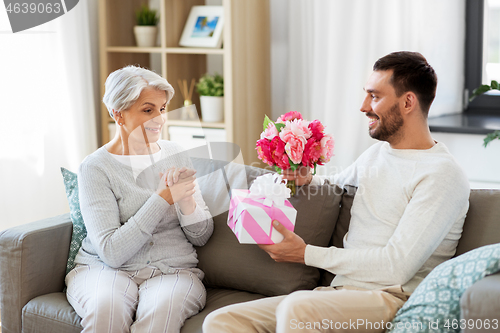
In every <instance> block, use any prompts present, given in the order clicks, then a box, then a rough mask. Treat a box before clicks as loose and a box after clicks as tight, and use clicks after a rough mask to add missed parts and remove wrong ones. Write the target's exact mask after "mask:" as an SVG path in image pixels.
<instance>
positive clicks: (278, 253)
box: [259, 221, 306, 264]
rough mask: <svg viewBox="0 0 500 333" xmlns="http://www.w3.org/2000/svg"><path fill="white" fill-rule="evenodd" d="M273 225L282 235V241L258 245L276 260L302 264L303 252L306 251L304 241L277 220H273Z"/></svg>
mask: <svg viewBox="0 0 500 333" xmlns="http://www.w3.org/2000/svg"><path fill="white" fill-rule="evenodd" d="M273 225H274V227H275V228H276V230H278V231H279V232H280V233H281V234H282V235H283V237H285V238H284V239H283V241H281V243H278V244H272V245H259V247H260V248H261V249H263V250H264V251H266V252H267V253H268V254H269V255H270V256H271V258H273V259H274V260H275V261H276V262H298V263H300V264H304V254H305V252H306V243H305V242H304V240H303V239H302V238H300V236H298V235H297V234H296V233H294V232H293V231H290V230H288V229H287V228H285V227H284V226H283V225H281V223H279V222H278V221H273Z"/></svg>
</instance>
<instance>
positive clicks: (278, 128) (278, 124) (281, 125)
mask: <svg viewBox="0 0 500 333" xmlns="http://www.w3.org/2000/svg"><path fill="white" fill-rule="evenodd" d="M274 125H275V126H276V129H277V130H278V133H279V132H281V129H282V128H283V127H285V124H282V123H276V124H274Z"/></svg>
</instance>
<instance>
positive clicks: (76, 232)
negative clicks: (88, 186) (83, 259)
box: [61, 168, 87, 274]
mask: <svg viewBox="0 0 500 333" xmlns="http://www.w3.org/2000/svg"><path fill="white" fill-rule="evenodd" d="M61 173H62V175H63V179H64V187H65V188H66V196H67V198H68V203H69V211H70V217H71V222H73V235H72V236H71V243H70V246H69V254H68V263H67V264H66V274H68V273H69V271H71V270H72V269H73V268H74V267H75V257H76V254H77V253H78V251H79V250H80V247H81V246H82V241H83V240H84V239H85V237H87V229H86V228H85V223H83V217H82V212H81V211H80V201H79V199H78V179H77V175H76V173H74V172H71V171H69V170H67V169H65V168H61Z"/></svg>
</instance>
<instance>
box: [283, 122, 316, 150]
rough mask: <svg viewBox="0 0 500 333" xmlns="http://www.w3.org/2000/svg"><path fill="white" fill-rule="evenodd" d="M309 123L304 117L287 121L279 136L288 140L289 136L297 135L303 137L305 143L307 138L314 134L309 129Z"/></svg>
mask: <svg viewBox="0 0 500 333" xmlns="http://www.w3.org/2000/svg"><path fill="white" fill-rule="evenodd" d="M308 125H309V122H307V121H304V120H302V119H294V120H290V121H286V123H285V127H283V128H282V129H281V132H280V133H279V136H280V138H281V140H283V141H285V142H288V140H287V138H288V137H289V136H291V135H293V136H295V137H298V138H301V139H302V141H303V142H304V145H305V144H306V141H307V139H309V138H310V137H311V135H312V132H311V130H310V129H309V127H308Z"/></svg>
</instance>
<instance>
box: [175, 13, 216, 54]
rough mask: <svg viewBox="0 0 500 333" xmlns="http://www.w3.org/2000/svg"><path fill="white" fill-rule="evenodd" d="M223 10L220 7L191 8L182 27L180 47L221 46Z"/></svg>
mask: <svg viewBox="0 0 500 333" xmlns="http://www.w3.org/2000/svg"><path fill="white" fill-rule="evenodd" d="M223 25H224V8H223V7H222V6H193V7H192V8H191V11H190V12H189V17H188V19H187V21H186V25H185V26H184V30H183V32H182V36H181V40H180V42H179V45H180V46H188V47H213V48H220V47H221V46H222V27H223Z"/></svg>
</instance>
